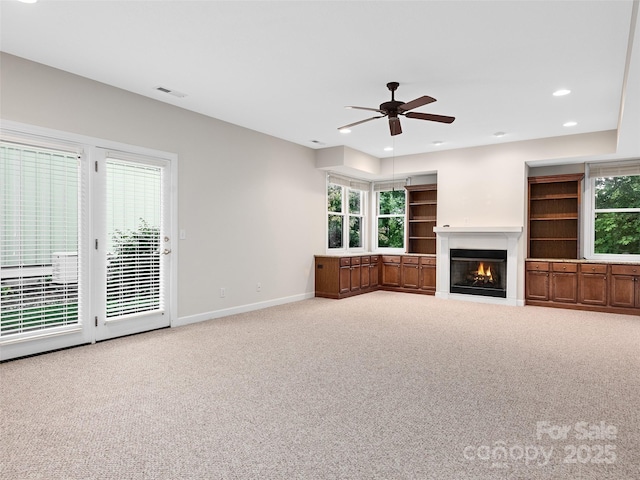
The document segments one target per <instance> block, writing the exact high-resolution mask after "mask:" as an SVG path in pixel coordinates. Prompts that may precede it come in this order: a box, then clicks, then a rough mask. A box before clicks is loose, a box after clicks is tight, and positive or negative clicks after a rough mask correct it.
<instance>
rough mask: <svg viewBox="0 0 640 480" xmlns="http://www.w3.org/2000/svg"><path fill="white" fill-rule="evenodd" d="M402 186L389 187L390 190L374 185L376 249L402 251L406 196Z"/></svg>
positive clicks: (387, 187)
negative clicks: (375, 191) (375, 192)
mask: <svg viewBox="0 0 640 480" xmlns="http://www.w3.org/2000/svg"><path fill="white" fill-rule="evenodd" d="M403 185H404V184H402V185H391V188H389V186H388V185H376V190H378V192H377V194H376V222H377V229H376V231H377V238H376V247H377V248H392V249H402V250H404V232H405V199H406V195H405V190H404V186H403ZM396 187H398V188H396Z"/></svg>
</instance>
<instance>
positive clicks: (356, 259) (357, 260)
mask: <svg viewBox="0 0 640 480" xmlns="http://www.w3.org/2000/svg"><path fill="white" fill-rule="evenodd" d="M351 265H360V257H352V258H351Z"/></svg>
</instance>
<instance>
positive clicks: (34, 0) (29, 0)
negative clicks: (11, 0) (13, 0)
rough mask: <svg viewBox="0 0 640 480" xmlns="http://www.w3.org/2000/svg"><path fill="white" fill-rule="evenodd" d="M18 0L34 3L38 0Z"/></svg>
mask: <svg viewBox="0 0 640 480" xmlns="http://www.w3.org/2000/svg"><path fill="white" fill-rule="evenodd" d="M18 1H19V2H22V3H36V2H37V1H38V0H18Z"/></svg>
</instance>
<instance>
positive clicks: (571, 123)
mask: <svg viewBox="0 0 640 480" xmlns="http://www.w3.org/2000/svg"><path fill="white" fill-rule="evenodd" d="M577 124H578V122H573V121H572V122H565V123H563V124H562V126H563V127H575V126H576V125H577Z"/></svg>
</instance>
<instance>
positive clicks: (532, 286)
mask: <svg viewBox="0 0 640 480" xmlns="http://www.w3.org/2000/svg"><path fill="white" fill-rule="evenodd" d="M525 293H526V295H525V297H526V299H527V300H538V301H543V302H546V301H548V300H549V263H548V262H526V273H525Z"/></svg>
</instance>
